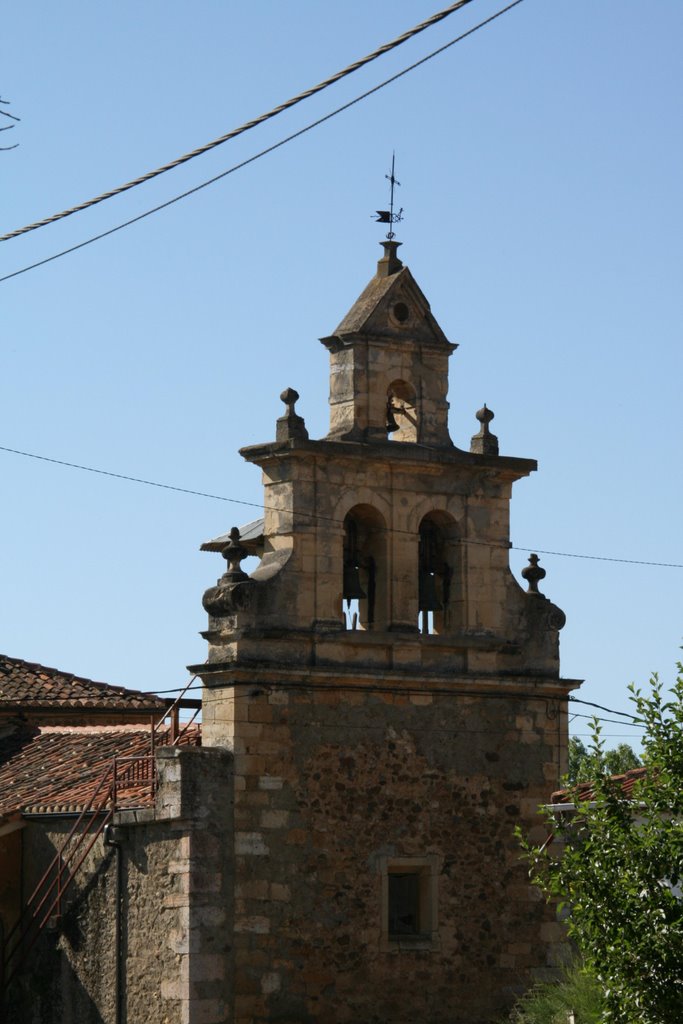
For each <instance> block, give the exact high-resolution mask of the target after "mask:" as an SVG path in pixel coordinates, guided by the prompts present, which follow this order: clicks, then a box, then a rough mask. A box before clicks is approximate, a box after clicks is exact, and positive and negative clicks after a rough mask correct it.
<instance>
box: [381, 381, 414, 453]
mask: <svg viewBox="0 0 683 1024" xmlns="http://www.w3.org/2000/svg"><path fill="white" fill-rule="evenodd" d="M417 418H418V410H417V396H416V393H415V388H414V387H413V385H412V384H410V383H408V381H405V380H394V381H392V382H391V384H390V385H389V387H388V388H387V431H388V433H389V437H390V438H391V440H392V441H417V427H418V422H417Z"/></svg>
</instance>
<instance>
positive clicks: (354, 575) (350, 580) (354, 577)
mask: <svg viewBox="0 0 683 1024" xmlns="http://www.w3.org/2000/svg"><path fill="white" fill-rule="evenodd" d="M342 597H343V598H344V600H345V601H354V600H360V598H362V597H367V594H366V593H365V591H364V590H363V588H362V587H361V585H360V573H359V572H358V566H357V565H356V564H355V563H354V562H347V563H346V564H345V566H344V590H343V594H342Z"/></svg>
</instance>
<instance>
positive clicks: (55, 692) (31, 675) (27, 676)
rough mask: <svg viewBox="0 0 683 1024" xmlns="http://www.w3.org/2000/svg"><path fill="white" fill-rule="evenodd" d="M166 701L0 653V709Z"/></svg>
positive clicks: (146, 707)
mask: <svg viewBox="0 0 683 1024" xmlns="http://www.w3.org/2000/svg"><path fill="white" fill-rule="evenodd" d="M165 707H166V701H164V700H163V698H161V697H157V696H156V694H153V693H143V692H142V691H140V690H128V689H126V688H125V687H123V686H111V685H110V684H109V683H98V682H95V681H94V680H92V679H85V678H83V677H82V676H75V675H73V674H72V673H70V672H60V671H59V669H56V668H48V667H47V666H45V665H38V664H35V663H34V662H30V661H22V660H21V658H10V657H9V656H8V655H6V654H1V655H0V711H4V710H9V709H16V708H19V709H21V708H26V709H28V708H46V709H52V710H55V711H57V710H60V709H69V708H73V709H83V708H92V709H100V710H105V711H117V712H119V711H124V712H125V711H143V712H144V711H161V710H163V709H164V708H165Z"/></svg>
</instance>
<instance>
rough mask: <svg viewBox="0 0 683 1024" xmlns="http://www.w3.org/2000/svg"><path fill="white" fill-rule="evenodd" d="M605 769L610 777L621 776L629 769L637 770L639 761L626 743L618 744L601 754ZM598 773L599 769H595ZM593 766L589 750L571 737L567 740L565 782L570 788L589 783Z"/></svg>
mask: <svg viewBox="0 0 683 1024" xmlns="http://www.w3.org/2000/svg"><path fill="white" fill-rule="evenodd" d="M603 760H604V765H605V769H606V770H607V771H608V772H609V773H610V775H623V774H624V772H627V771H629V769H631V768H639V767H640V764H641V761H640V758H639V757H638V755H637V754H636V752H635V750H634V749H633V747H631V746H629V744H628V743H620V744H619V745H618V746H616V747H614V748H613V749H612V750H606V751H604V754H603ZM597 770H598V771H599V767H598V769H597ZM594 771H595V766H594V765H593V757H592V754H591V751H590V749H589V748H588V747H587V746H586V744H585V743H583V742H582V740H580V739H579V738H578V736H572V737H570V740H569V771H568V772H567V781H568V782H569V784H570V785H571V786H573V785H575V784H576V783H577V782H590V781H591V779H592V778H593V774H594Z"/></svg>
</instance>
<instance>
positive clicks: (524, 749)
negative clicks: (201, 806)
mask: <svg viewBox="0 0 683 1024" xmlns="http://www.w3.org/2000/svg"><path fill="white" fill-rule="evenodd" d="M382 244H383V250H384V253H383V256H382V257H381V259H380V260H379V261H378V264H377V271H376V273H375V275H374V276H373V278H372V279H371V281H370V282H369V284H368V285H367V287H366V288H365V290H364V291H363V293H362V294H361V295H360V297H359V298H358V299H357V301H356V302H355V303H354V305H353V306H352V308H351V309H350V310H349V312H348V313H347V314H346V316H345V317H344V318H343V320H342V321H341V323H340V324H339V326H338V327H337V328H336V330H335V331H334V332H333V333H332V334H330V335H329V336H327V337H325V338H323V339H322V343H323V345H324V346H325V349H326V350H327V352H328V353H329V361H330V391H329V402H330V429H329V432H328V434H327V435H326V436H325V437H323V438H321V439H319V440H313V439H311V438H309V436H308V432H307V429H306V426H305V423H304V420H303V418H302V417H301V415H300V414H299V412H298V411H297V408H296V403H297V400H298V398H299V396H298V394H297V393H296V391H294V390H293V389H291V388H288V389H287V390H285V391H284V392H283V393H282V395H281V398H282V401H283V403H284V413H283V415H282V416H280V418H279V419H278V420H277V423H276V428H275V440H274V441H271V442H268V443H266V444H260V445H252V446H249V447H247V448H243V449H242V450H241V454H242V456H243V457H244V458H245V459H246V460H247V461H248V462H251V463H254V464H256V465H257V466H259V467H260V468H261V471H262V474H263V485H264V514H263V519H261V520H257V521H256V522H254V523H250V524H248V525H247V526H246V527H242V528H240V529H238V528H237V527H234V528H233V529H232V530H231V531H230V533H229V534H226V535H225V536H223V537H220V538H217V539H216V540H215V541H211V542H209V543H208V544H206V545H204V547H205V548H206V549H208V550H213V551H220V552H221V553H222V555H223V557H224V558H225V559H226V561H227V563H228V565H227V569H226V572H225V573H224V575H223V576H222V577H221V578H220V579H219V580H218V582H217V584H216V586H215V587H212V588H210V589H209V590H208V591H207V592H206V594H205V595H204V607H205V609H206V611H207V612H208V616H209V627H208V630H207V631H206V633H205V634H204V635H205V636H206V639H207V641H208V645H209V654H208V660H207V663H206V664H203V665H201V666H196V667H195V669H194V670H195V671H197V672H198V673H199V674H200V675H201V677H202V679H203V683H204V697H203V742H204V744H205V745H218V746H224V747H228V748H229V749H230V750H232V752H233V763H234V777H233V794H234V808H235V834H234V835H233V836H228V837H226V844H227V849H228V851H229V852H228V856H229V857H230V858H231V859H232V864H233V873H234V880H235V888H234V903H233V905H232V906H231V908H230V913H231V920H233V922H234V942H233V943H232V945H231V951H230V953H229V954H228V955H229V956H230V957H232V958H233V973H234V1003H233V1006H232V1008H231V1012H232V1014H233V1016H232V1017H231V1018H230V1019H231V1020H234V1021H236V1022H245V1024H246V1022H247V1021H249V1022H267V1021H276V1020H277V1021H290V1022H294V1021H297V1022H298V1021H301V1022H311V1024H312V1022H318V1021H321V1022H326V1024H327V1022H329V1024H336V1022H342V1021H349V1022H350V1021H366V1022H370V1021H374V1022H384V1021H387V1022H388V1021H392V1022H395V1024H397V1022H398V1024H400V1022H405V1024H415V1022H418V1021H419V1022H421V1024H430V1022H433V1024H437V1022H438V1024H485V1022H489V1021H490V1020H492V1019H496V1015H500V1014H501V1013H504V1012H505V1009H506V1007H508V1006H509V1005H510V1003H511V1001H512V1000H513V999H514V996H515V994H516V993H518V992H519V991H520V988H523V987H524V986H525V985H528V984H529V983H530V981H531V980H532V979H533V978H534V977H539V976H542V972H543V971H546V970H547V969H548V968H549V967H552V965H553V963H554V957H555V956H556V950H555V946H554V941H555V940H556V939H557V940H559V937H560V933H559V930H558V929H559V926H558V925H556V924H555V922H554V916H553V914H552V912H551V911H549V910H548V908H546V907H545V906H544V905H543V904H542V903H541V902H539V901H538V898H537V896H536V895H535V894H534V893H533V892H532V891H531V890H530V887H529V885H528V880H527V873H526V868H525V866H524V865H523V864H522V863H521V862H520V860H519V849H518V844H517V841H516V839H515V837H514V834H513V830H514V827H515V825H517V824H520V825H521V826H522V828H523V829H524V831H525V832H526V833H527V834H530V835H532V836H534V835H537V836H540V834H541V831H542V824H541V821H540V819H539V817H538V814H537V810H538V806H539V804H541V803H543V802H545V801H546V800H547V798H548V796H549V794H550V792H551V791H552V790H553V788H555V787H556V786H557V783H558V780H559V778H560V774H561V772H562V771H564V770H565V756H566V743H567V715H566V708H567V697H568V694H569V692H570V691H571V690H572V689H573V688H575V687H576V686H578V682H577V681H575V680H565V679H561V678H560V675H559V630H560V629H561V628H562V626H563V625H564V615H563V613H562V612H561V611H560V609H559V608H557V607H556V606H555V605H554V604H552V603H551V601H550V600H548V598H546V597H545V596H544V595H543V594H542V593H541V592H540V591H539V582H540V580H541V579H542V578H543V577H544V576H545V571H544V569H542V568H541V567H540V566H539V565H538V559H537V558H536V556H532V557H531V559H530V564H529V566H528V567H527V569H525V570H524V572H523V573H522V576H523V577H524V579H525V583H526V588H525V587H524V586H522V585H520V583H518V582H517V580H516V579H515V578H514V577H513V575H512V573H511V571H510V568H509V564H508V553H509V503H510V497H511V490H512V485H513V483H514V482H515V481H516V480H519V479H521V478H522V477H526V476H528V475H529V474H530V473H531V472H533V471H534V470H535V469H536V463H535V462H534V461H533V460H531V459H526V458H513V457H510V456H506V455H501V454H500V453H499V446H498V441H497V438H496V437H495V435H494V434H493V433H492V432H491V429H490V423H491V420H492V419H493V413H492V412H491V411H490V410H489V409H487V407H486V406H484V407H483V408H482V409H480V410H479V412H477V413H476V418H477V421H478V429H477V431H476V433H475V434H474V436H473V437H472V439H471V443H470V445H469V450H464V449H462V448H459V447H457V446H456V445H455V444H454V443H453V441H452V440H451V438H450V436H449V432H448V401H447V394H448V367H449V360H450V357H451V355H452V354H453V352H454V350H455V348H456V346H455V345H454V344H453V343H451V342H449V341H448V339H447V338H446V337H445V335H444V333H443V331H442V330H441V328H440V327H439V325H438V323H437V321H436V320H435V318H434V316H433V315H432V312H431V309H430V306H429V302H428V301H427V299H426V298H425V296H424V295H423V293H422V291H421V289H420V288H419V286H418V285H417V283H416V281H415V279H414V278H413V276H412V274H411V272H410V270H409V269H408V268H407V267H406V266H404V265H403V263H402V262H401V260H400V259H399V256H398V247H399V244H400V243H398V242H397V241H395V240H394V239H393V238H389V239H387V240H386V241H385V242H383V243H382ZM254 554H257V555H259V556H260V563H259V565H258V567H257V568H256V569H255V570H254V571H253V572H252V573H251V574H250V575H247V574H246V573H245V572H244V571H243V569H242V566H241V563H242V561H243V560H244V559H245V558H246V556H247V555H254ZM539 972H541V973H540V974H539Z"/></svg>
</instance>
